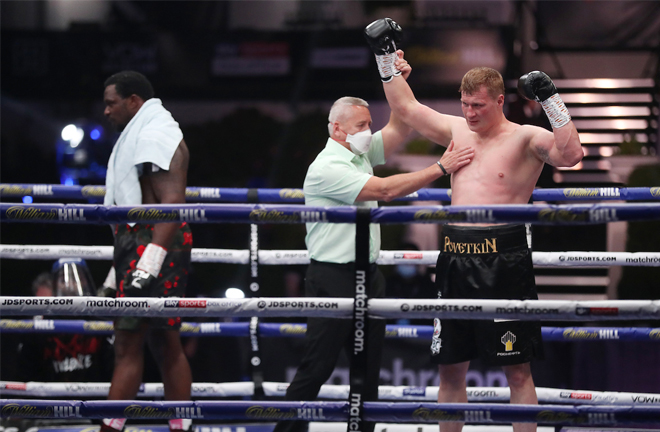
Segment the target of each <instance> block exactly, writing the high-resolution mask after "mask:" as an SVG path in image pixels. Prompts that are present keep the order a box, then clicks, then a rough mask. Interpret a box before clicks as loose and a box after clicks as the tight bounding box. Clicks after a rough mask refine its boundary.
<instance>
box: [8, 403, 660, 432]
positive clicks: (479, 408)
mask: <svg viewBox="0 0 660 432" xmlns="http://www.w3.org/2000/svg"><path fill="white" fill-rule="evenodd" d="M350 409H352V407H351V406H349V403H348V402H274V401H259V402H257V401H255V402H250V401H178V402H151V401H79V400H71V401H56V400H42V401H37V400H22V399H2V400H0V416H1V417H2V418H9V417H11V418H49V419H50V418H60V419H80V418H118V417H119V418H128V419H150V420H153V419H170V418H191V419H193V421H194V420H197V419H200V420H201V419H204V420H211V419H222V420H250V421H268V422H270V421H276V420H304V421H310V420H313V421H346V420H347V419H348V416H349V412H350ZM364 420H365V421H386V422H396V423H400V422H411V421H412V422H424V423H436V422H442V421H459V422H466V423H472V422H478V423H487V424H506V423H511V422H520V423H540V424H544V425H546V424H547V425H580V426H584V425H591V426H610V425H615V424H649V423H653V422H658V421H660V407H654V406H623V405H621V406H598V405H578V406H558V405H520V404H488V403H470V404H468V403H457V404H448V403H442V404H440V403H423V402H422V403H420V402H364Z"/></svg>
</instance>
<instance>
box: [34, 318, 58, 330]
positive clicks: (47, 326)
mask: <svg viewBox="0 0 660 432" xmlns="http://www.w3.org/2000/svg"><path fill="white" fill-rule="evenodd" d="M34 328H35V329H37V330H55V322H54V321H53V320H34Z"/></svg>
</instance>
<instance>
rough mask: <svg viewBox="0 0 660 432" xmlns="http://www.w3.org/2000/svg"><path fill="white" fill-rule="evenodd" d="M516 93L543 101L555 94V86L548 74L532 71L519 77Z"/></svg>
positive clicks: (526, 97)
mask: <svg viewBox="0 0 660 432" xmlns="http://www.w3.org/2000/svg"><path fill="white" fill-rule="evenodd" d="M518 93H520V95H521V96H522V97H524V98H525V99H529V100H533V101H536V102H543V101H545V100H546V99H548V98H550V96H552V95H554V94H557V87H555V84H554V83H553V82H552V80H551V79H550V77H549V76H548V75H546V74H545V73H543V72H540V71H533V72H530V73H527V74H525V75H523V76H521V77H520V79H519V80H518Z"/></svg>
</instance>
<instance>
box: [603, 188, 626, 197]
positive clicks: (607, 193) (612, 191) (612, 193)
mask: <svg viewBox="0 0 660 432" xmlns="http://www.w3.org/2000/svg"><path fill="white" fill-rule="evenodd" d="M598 194H599V195H600V196H602V197H618V196H621V195H620V194H619V189H617V188H600V189H598Z"/></svg>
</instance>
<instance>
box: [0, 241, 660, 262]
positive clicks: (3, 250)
mask: <svg viewBox="0 0 660 432" xmlns="http://www.w3.org/2000/svg"><path fill="white" fill-rule="evenodd" d="M112 252H113V247H112V246H69V245H2V244H0V258H3V259H43V260H51V259H59V258H64V257H76V258H85V259H88V260H111V259H112ZM439 254H440V251H409V250H400V251H380V256H379V257H378V260H377V261H376V263H378V264H380V265H396V264H420V265H435V264H436V261H437V260H438V255H439ZM191 259H192V261H193V262H207V263H225V264H248V263H249V262H250V261H249V260H250V251H249V250H247V249H204V248H193V250H192V257H191ZM532 261H533V263H534V265H536V266H547V267H550V266H555V267H576V266H579V267H608V266H636V267H660V252H590V251H571V252H532ZM259 264H260V265H303V264H309V254H308V252H307V251H306V250H259Z"/></svg>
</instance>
